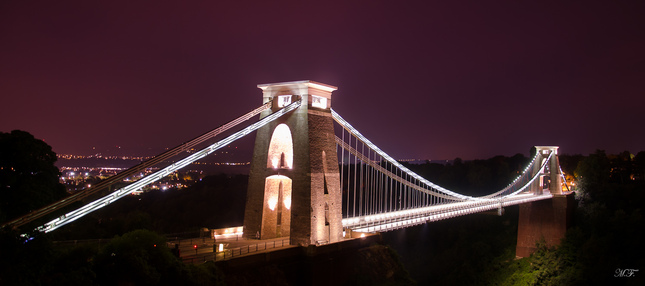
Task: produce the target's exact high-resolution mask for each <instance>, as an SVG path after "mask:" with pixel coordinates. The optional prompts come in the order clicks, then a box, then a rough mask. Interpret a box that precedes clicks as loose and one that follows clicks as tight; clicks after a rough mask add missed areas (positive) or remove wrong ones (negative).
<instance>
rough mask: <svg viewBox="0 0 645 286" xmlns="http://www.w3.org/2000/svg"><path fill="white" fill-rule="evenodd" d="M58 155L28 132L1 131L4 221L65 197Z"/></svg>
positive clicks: (0, 203) (1, 211) (1, 209)
mask: <svg viewBox="0 0 645 286" xmlns="http://www.w3.org/2000/svg"><path fill="white" fill-rule="evenodd" d="M55 162H56V153H54V152H53V151H52V148H51V147H50V146H49V145H47V143H45V142H44V141H42V140H39V139H36V138H34V136H33V135H31V134H29V133H28V132H25V131H20V130H14V131H11V133H3V132H0V221H6V220H8V219H13V218H16V217H18V216H20V215H24V214H26V213H28V212H29V211H32V210H36V209H38V208H41V207H44V206H46V205H47V204H50V203H52V202H55V201H57V200H60V199H62V198H64V197H65V196H66V195H67V192H66V191H65V187H64V186H63V185H62V184H60V182H59V177H60V171H59V170H58V168H57V167H56V166H54V163H55Z"/></svg>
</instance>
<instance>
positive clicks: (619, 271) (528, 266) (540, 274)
mask: <svg viewBox="0 0 645 286" xmlns="http://www.w3.org/2000/svg"><path fill="white" fill-rule="evenodd" d="M559 158H560V164H561V167H562V169H563V171H564V172H565V174H569V175H571V178H575V179H576V184H577V191H576V198H577V201H578V208H577V209H576V214H575V225H574V226H573V227H572V228H570V229H569V230H568V231H567V233H566V236H565V238H564V239H563V240H562V243H561V245H560V246H559V247H558V248H548V247H547V246H546V244H544V243H538V251H537V252H536V253H534V254H533V255H532V256H531V257H528V258H523V259H515V246H516V240H517V215H518V213H517V206H515V207H510V208H507V211H506V213H505V215H503V216H501V217H497V216H493V215H486V214H476V215H469V216H464V217H458V218H453V219H450V220H446V221H440V222H435V223H431V224H427V225H422V226H418V227H415V228H409V229H405V230H402V231H399V232H394V233H386V234H384V237H385V239H386V241H387V242H388V243H391V244H392V246H393V247H394V248H395V249H396V250H397V251H398V252H399V253H400V254H401V257H402V261H403V262H404V264H405V265H406V267H407V268H408V269H409V270H410V273H411V276H412V277H413V278H414V279H417V282H419V284H430V285H643V284H644V283H645V279H644V278H645V275H643V274H642V271H643V269H645V259H644V258H643V253H645V247H643V243H642V242H643V241H645V220H643V205H644V204H643V202H644V201H645V176H643V174H645V164H644V162H645V160H644V158H645V152H639V153H637V154H636V155H633V154H630V153H629V152H622V153H620V154H617V155H608V154H606V153H605V152H604V151H596V152H595V153H593V154H589V155H587V156H584V155H560V156H559ZM497 160H499V159H497ZM482 162H488V163H490V164H492V165H493V166H490V167H488V168H489V172H492V171H493V170H499V169H501V168H499V167H497V168H496V167H495V166H494V165H495V164H499V163H498V162H500V161H496V160H495V158H493V159H489V160H484V161H480V162H479V164H481V163H482ZM466 164H467V163H466ZM472 164H473V165H474V164H476V163H472ZM454 165H458V164H453V165H446V166H443V167H442V166H436V165H435V166H434V168H436V169H435V170H439V171H440V172H438V171H435V172H437V173H439V174H441V172H445V173H449V170H450V169H452V168H454ZM481 166H485V165H480V168H481ZM498 166H499V165H498ZM428 167H429V166H426V168H428ZM522 168H523V167H522ZM419 172H422V171H419ZM468 172H470V171H469V168H466V169H465V171H463V172H462V177H461V178H462V179H463V180H465V181H468V180H470V179H471V178H473V176H470V177H469V176H468ZM428 173H431V172H428ZM511 173H512V171H511ZM437 178H438V180H446V181H444V183H445V184H446V185H450V184H451V182H450V181H449V180H448V179H447V178H443V179H442V178H441V175H438V176H437ZM448 178H449V177H448ZM463 184H464V185H469V184H471V182H466V183H463ZM490 186H491V187H492V186H493V184H490ZM401 233H403V234H401ZM630 270H640V271H637V272H630ZM630 273H632V274H634V275H632V276H630V277H628V275H629V274H630Z"/></svg>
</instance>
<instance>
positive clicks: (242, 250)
mask: <svg viewBox="0 0 645 286" xmlns="http://www.w3.org/2000/svg"><path fill="white" fill-rule="evenodd" d="M175 244H177V245H178V247H179V250H180V252H179V254H180V255H179V257H180V258H181V259H182V260H183V261H184V262H186V263H195V264H197V263H203V262H206V261H219V260H226V259H230V258H233V257H239V256H242V255H246V254H249V253H251V254H253V253H259V252H266V251H272V250H274V249H284V248H288V247H297V246H293V245H289V237H280V238H274V239H264V240H261V239H245V238H243V237H242V236H241V235H238V236H231V237H229V238H224V239H221V238H218V239H213V238H187V239H181V240H170V241H168V247H169V248H170V249H173V248H175ZM219 244H223V245H224V251H221V252H219V251H218V248H219ZM195 246H197V247H196V248H195Z"/></svg>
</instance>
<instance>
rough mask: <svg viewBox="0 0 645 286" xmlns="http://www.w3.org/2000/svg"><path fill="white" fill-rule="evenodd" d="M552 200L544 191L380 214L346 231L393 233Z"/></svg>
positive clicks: (353, 222) (351, 223)
mask: <svg viewBox="0 0 645 286" xmlns="http://www.w3.org/2000/svg"><path fill="white" fill-rule="evenodd" d="M551 197H553V195H552V194H551V193H550V192H549V191H548V190H543V192H542V194H541V195H533V194H516V195H513V196H508V197H505V198H503V199H499V200H496V199H489V200H472V201H464V202H456V203H449V204H442V205H434V206H429V207H421V208H414V209H407V210H401V211H395V212H387V213H381V214H371V215H364V216H357V217H352V218H345V219H343V227H345V228H350V229H352V230H353V231H357V232H383V231H390V230H394V229H399V228H404V227H409V226H413V225H417V224H422V223H426V222H429V221H438V220H442V219H447V218H451V217H456V216H461V215H467V214H472V213H478V212H483V211H488V210H492V209H496V208H503V207H506V206H511V205H517V204H522V203H527V202H531V201H537V200H545V199H550V198H551Z"/></svg>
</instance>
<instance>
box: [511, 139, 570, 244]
mask: <svg viewBox="0 0 645 286" xmlns="http://www.w3.org/2000/svg"><path fill="white" fill-rule="evenodd" d="M535 149H536V151H537V152H538V159H537V160H540V161H538V162H537V164H535V165H534V168H535V169H534V171H539V169H540V166H542V162H543V160H547V159H548V158H549V155H551V153H553V152H555V153H553V156H551V159H550V161H549V162H548V163H547V164H548V165H547V171H546V172H545V173H546V174H545V175H543V176H541V177H540V179H539V180H536V182H534V183H533V184H532V185H531V187H530V188H531V189H530V191H531V192H532V193H534V194H536V195H541V194H542V193H543V192H544V190H545V186H546V185H547V184H548V190H549V192H550V193H551V194H552V195H553V197H552V198H551V199H549V200H539V201H534V202H528V203H524V204H520V217H519V221H518V229H517V246H516V248H515V255H516V256H518V257H528V256H529V255H531V253H533V252H535V250H536V247H535V243H536V242H538V241H539V240H541V239H544V241H545V242H546V244H547V245H548V246H558V245H560V241H561V240H562V238H564V235H565V234H566V232H567V229H568V228H569V226H571V222H572V219H573V211H574V209H575V199H574V195H573V194H564V193H563V192H562V177H561V173H560V163H559V160H558V156H557V155H558V147H554V146H536V147H535Z"/></svg>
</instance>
